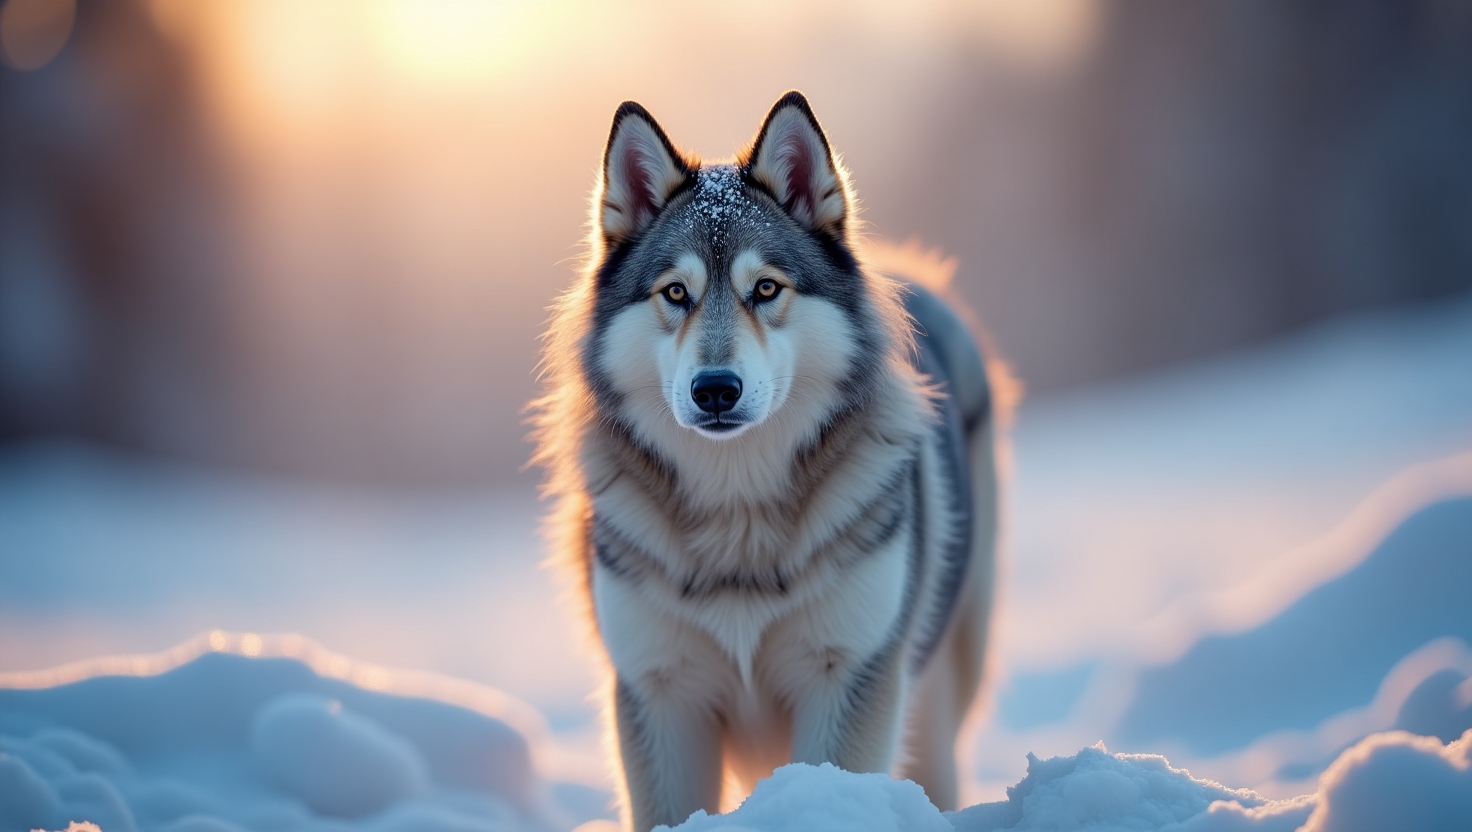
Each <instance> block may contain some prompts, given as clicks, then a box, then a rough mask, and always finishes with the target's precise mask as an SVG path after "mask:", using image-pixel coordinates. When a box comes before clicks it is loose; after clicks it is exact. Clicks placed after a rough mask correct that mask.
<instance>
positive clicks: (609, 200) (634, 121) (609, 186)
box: [598, 101, 691, 246]
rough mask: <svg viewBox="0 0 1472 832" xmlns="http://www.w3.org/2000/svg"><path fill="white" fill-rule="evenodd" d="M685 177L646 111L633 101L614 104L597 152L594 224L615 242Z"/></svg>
mask: <svg viewBox="0 0 1472 832" xmlns="http://www.w3.org/2000/svg"><path fill="white" fill-rule="evenodd" d="M690 176H691V172H690V166H689V164H688V163H687V162H686V161H685V160H684V159H683V158H682V157H681V156H680V153H679V152H678V151H676V150H675V147H674V145H672V144H670V140H669V139H668V138H667V137H666V136H665V134H664V131H663V130H661V129H659V125H658V124H656V123H655V122H654V118H653V117H652V116H650V115H649V111H648V110H645V109H644V108H643V107H641V106H639V105H638V104H636V103H634V102H633V101H625V102H624V103H623V104H621V105H619V108H618V112H616V113H614V115H613V129H612V130H611V131H609V134H608V147H607V148H606V149H605V150H604V151H603V187H602V188H601V189H600V192H599V201H598V225H599V227H600V228H601V229H602V230H603V239H604V241H605V242H606V243H608V244H609V245H610V246H612V245H616V244H618V243H620V242H622V241H623V240H626V239H628V238H629V237H631V236H633V235H634V234H637V233H638V232H639V231H642V230H643V229H644V227H645V226H647V225H648V224H649V223H650V222H651V221H652V220H653V219H654V217H655V215H657V214H658V213H659V209H661V208H663V207H664V204H665V201H666V200H668V199H669V198H670V194H672V193H674V192H675V189H676V188H678V187H680V185H681V184H683V183H684V182H685V180H686V179H687V178H689V177H690Z"/></svg>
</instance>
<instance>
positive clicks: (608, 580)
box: [534, 92, 997, 832]
mask: <svg viewBox="0 0 1472 832" xmlns="http://www.w3.org/2000/svg"><path fill="white" fill-rule="evenodd" d="M857 224H858V220H857V219H856V217H855V198H854V195H853V193H852V191H851V189H850V187H849V183H848V175H847V173H846V171H845V170H844V168H843V167H842V166H841V164H840V163H839V161H838V159H837V158H836V156H835V154H834V153H833V152H832V150H831V149H830V148H829V144H828V139H827V137H826V135H825V134H824V132H823V130H822V128H821V127H820V126H819V124H818V121H817V119H816V118H815V117H814V115H813V112H812V110H811V108H810V107H809V105H808V102H807V100H806V99H805V98H804V97H803V96H802V95H801V94H799V93H796V92H792V93H788V94H787V95H785V96H783V97H782V98H781V99H780V100H779V101H778V102H777V103H776V105H775V106H774V107H773V108H772V110H771V112H770V113H769V114H768V116H767V118H766V120H765V122H764V123H763V124H762V126H761V129H760V130H759V132H758V133H757V137H756V139H755V141H754V142H753V144H752V145H751V146H750V148H749V149H748V150H747V151H746V152H744V153H742V154H740V155H739V156H738V157H737V158H736V160H735V161H734V162H733V163H730V164H702V163H700V162H699V161H698V160H696V159H695V158H693V157H691V156H688V155H686V154H684V153H681V152H680V151H678V150H676V148H675V146H674V145H673V144H671V142H670V140H669V139H668V138H667V137H666V136H665V133H664V131H663V130H661V129H660V127H659V125H658V124H656V123H655V121H654V119H653V118H652V117H651V116H650V115H649V113H648V112H647V111H646V110H645V109H644V108H643V107H641V106H639V105H638V104H635V103H633V102H627V103H625V104H623V105H622V106H621V107H619V108H618V111H617V113H616V114H615V115H614V119H613V128H612V130H611V132H610V135H609V138H608V144H607V146H606V149H605V151H604V156H603V166H602V175H601V177H600V181H599V183H598V186H597V188H596V191H595V193H594V200H593V222H592V226H593V227H592V233H591V235H590V236H591V246H590V247H591V254H590V257H589V265H588V267H587V269H586V271H585V272H584V274H583V275H582V277H581V278H580V279H579V280H578V281H577V282H576V284H575V285H574V287H573V288H572V289H571V290H570V291H569V292H568V293H567V294H565V295H564V296H563V297H562V298H561V299H560V301H559V302H558V303H557V305H556V306H555V308H554V312H553V318H552V322H551V328H550V331H549V333H548V336H547V344H546V354H545V357H544V369H543V373H544V379H545V384H546V392H545V395H544V396H543V397H542V398H541V399H540V400H539V401H538V402H537V403H536V405H535V412H536V416H535V417H534V418H535V421H536V424H537V434H536V437H537V440H538V443H539V450H538V459H539V461H540V462H541V463H542V464H543V465H545V466H546V467H547V468H548V470H549V472H550V473H549V488H550V491H551V492H552V493H553V494H555V496H556V497H557V498H558V505H559V508H558V510H557V511H556V514H555V517H554V520H553V524H552V525H553V528H554V531H555V540H556V541H557V542H556V544H555V545H556V546H557V547H558V549H559V550H560V552H561V556H562V558H563V559H564V560H565V562H566V563H567V564H569V565H570V567H571V568H572V569H573V570H574V571H575V574H576V575H577V576H578V577H579V586H580V589H581V590H582V596H583V598H584V600H585V601H586V602H587V605H588V611H589V612H590V614H591V616H592V620H593V622H594V624H595V626H596V630H597V633H598V635H599V636H600V637H601V639H602V643H603V645H604V647H605V648H606V651H607V657H608V659H609V661H610V663H611V666H612V671H613V680H612V684H611V692H610V707H611V722H612V724H613V733H614V734H615V735H616V745H617V749H618V753H619V756H620V759H621V762H622V776H623V785H624V794H623V798H624V809H625V823H626V825H628V826H631V827H632V828H633V829H634V830H639V832H642V830H647V829H649V828H650V827H652V826H655V825H657V824H678V823H680V822H682V821H684V820H685V819H686V818H687V817H688V816H689V815H690V814H691V813H692V812H693V811H695V810H696V809H705V810H707V811H710V812H716V811H718V810H719V808H720V801H721V791H722V787H723V783H724V782H725V779H724V778H725V774H727V773H729V774H731V775H732V776H733V777H734V779H735V780H736V781H738V782H739V783H740V784H741V785H743V786H745V787H747V788H749V787H750V785H751V784H753V783H754V782H755V781H756V780H757V779H759V778H760V777H763V776H766V775H767V774H770V773H771V771H772V769H773V768H774V767H775V766H777V765H780V764H783V763H785V762H787V761H788V760H794V761H801V762H807V763H813V764H817V763H821V762H830V763H833V764H835V765H837V766H839V767H841V768H844V769H848V770H850V771H859V772H871V771H895V772H896V773H897V774H899V775H901V776H904V777H908V778H911V779H914V780H916V781H917V782H919V783H920V784H921V785H922V786H923V787H924V788H925V791H926V793H927V794H928V795H929V796H930V798H931V799H932V800H933V801H934V802H935V803H936V804H937V805H939V806H941V807H942V808H954V807H955V803H956V800H957V784H956V761H955V746H956V739H957V735H958V732H959V730H960V727H961V723H962V721H963V719H964V718H965V716H966V713H967V711H968V708H969V707H970V705H971V703H972V700H973V699H974V698H975V694H976V691H977V689H978V687H979V685H980V681H981V676H982V669H983V665H984V661H983V658H984V648H985V643H986V637H987V628H988V621H989V618H990V614H991V606H992V604H991V600H992V583H993V571H994V570H993V551H994V546H995V540H996V525H997V523H996V521H997V473H996V465H995V461H994V460H995V448H994V441H995V439H994V433H995V432H994V428H993V423H994V421H995V420H994V412H993V411H994V407H993V393H992V388H991V386H990V385H989V383H988V377H987V370H986V365H985V362H984V361H983V357H982V354H981V351H980V350H979V348H978V346H977V343H976V340H975V339H974V338H973V337H972V336H971V335H970V333H969V331H968V328H967V327H966V326H965V325H964V324H963V323H962V320H961V318H960V317H959V316H958V314H957V313H956V312H955V311H954V310H953V309H952V308H951V307H950V306H948V305H947V304H946V303H945V302H943V301H942V300H941V299H940V298H939V296H938V295H937V294H935V293H932V292H930V291H928V290H926V289H925V288H922V287H920V286H913V287H908V288H906V287H905V286H903V285H902V284H901V283H900V282H899V281H897V280H895V279H893V278H891V277H888V276H885V275H883V274H880V273H878V271H877V270H875V269H873V268H870V267H868V266H867V265H866V263H865V260H864V259H862V253H861V251H860V249H859V241H858V239H857V232H856V228H857Z"/></svg>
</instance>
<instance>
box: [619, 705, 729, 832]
mask: <svg viewBox="0 0 1472 832" xmlns="http://www.w3.org/2000/svg"><path fill="white" fill-rule="evenodd" d="M662 687H664V686H663V685H658V686H651V685H648V684H635V683H633V682H632V681H631V680H627V679H624V678H619V679H617V680H616V682H615V684H614V698H613V709H614V717H615V721H616V723H617V726H618V744H619V755H620V757H621V758H622V760H623V769H624V782H625V785H626V786H627V788H628V809H629V814H630V816H631V820H632V822H633V828H634V830H635V832H644V831H645V830H647V829H650V828H651V827H654V826H657V825H659V824H668V825H670V826H676V825H678V824H680V823H682V822H684V820H685V819H686V818H688V817H690V814H691V813H692V812H694V811H695V810H696V809H705V810H706V811H708V812H715V811H717V810H718V808H719V804H720V799H721V741H720V726H719V724H718V723H717V721H716V719H715V715H714V714H712V713H710V712H709V711H708V710H707V709H706V708H704V707H703V703H701V702H699V701H696V700H692V699H691V698H690V697H688V696H681V695H680V692H679V691H674V690H668V689H665V690H661V689H660V688H662Z"/></svg>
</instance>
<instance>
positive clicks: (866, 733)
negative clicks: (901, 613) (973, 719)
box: [792, 645, 905, 772]
mask: <svg viewBox="0 0 1472 832" xmlns="http://www.w3.org/2000/svg"><path fill="white" fill-rule="evenodd" d="M899 656H900V650H899V649H898V645H892V646H890V647H887V648H885V649H883V650H881V651H880V652H879V653H877V654H875V655H873V656H870V657H868V658H867V659H866V660H863V661H857V662H853V663H852V664H849V663H848V662H844V661H841V660H827V661H825V662H824V666H823V667H822V668H820V671H819V674H818V678H817V680H816V683H815V684H812V685H811V686H810V687H809V688H808V690H807V691H806V694H807V695H806V696H804V697H803V698H802V699H801V700H800V701H799V702H798V703H797V706H796V707H795V708H794V709H793V715H792V717H793V719H792V760H793V762H799V763H808V764H810V765H818V764H819V763H832V764H834V765H836V766H838V767H839V768H841V769H844V770H845V771H857V772H869V771H878V772H888V771H889V769H890V764H891V762H892V761H893V759H894V754H895V748H896V746H897V745H898V744H899V733H900V724H901V723H900V710H901V704H902V702H901V699H902V697H903V696H904V687H905V680H904V673H903V667H902V665H901V662H900V659H899ZM845 665H847V666H845Z"/></svg>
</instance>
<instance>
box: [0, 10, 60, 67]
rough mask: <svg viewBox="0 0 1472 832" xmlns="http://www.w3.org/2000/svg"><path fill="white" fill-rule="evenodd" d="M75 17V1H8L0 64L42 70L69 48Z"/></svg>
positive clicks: (1, 24) (1, 20) (1, 17)
mask: <svg viewBox="0 0 1472 832" xmlns="http://www.w3.org/2000/svg"><path fill="white" fill-rule="evenodd" d="M76 16H77V4H76V2H75V0H8V2H6V3H5V5H4V6H3V7H0V61H3V62H4V63H5V64H7V65H9V66H12V67H15V68H16V69H21V70H30V69H40V68H41V67H43V66H45V65H46V64H47V63H49V62H50V61H51V59H52V58H54V57H56V54H57V53H58V52H60V51H61V48H62V47H63V46H65V45H66V40H67V36H68V35H70V34H71V31H72V23H73V21H74V20H75V19H76Z"/></svg>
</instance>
